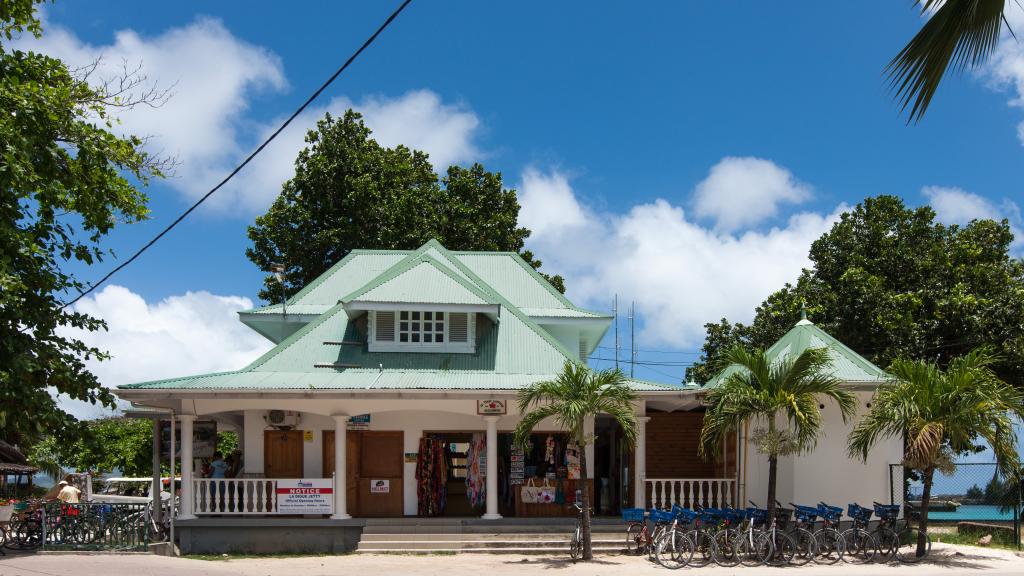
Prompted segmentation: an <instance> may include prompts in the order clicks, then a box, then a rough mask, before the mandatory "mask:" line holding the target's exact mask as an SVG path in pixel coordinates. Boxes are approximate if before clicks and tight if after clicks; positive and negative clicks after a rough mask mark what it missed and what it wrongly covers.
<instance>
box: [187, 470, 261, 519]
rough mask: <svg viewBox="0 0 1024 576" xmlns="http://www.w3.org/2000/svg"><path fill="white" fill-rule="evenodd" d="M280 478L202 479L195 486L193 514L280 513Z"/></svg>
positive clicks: (237, 514)
mask: <svg viewBox="0 0 1024 576" xmlns="http://www.w3.org/2000/svg"><path fill="white" fill-rule="evenodd" d="M278 480H279V479H277V478H202V479H195V480H193V481H192V483H193V489H192V494H193V498H194V501H193V506H192V510H193V513H194V514H196V515H202V514H218V515H224V516H243V515H254V514H260V515H263V514H280V512H278V511H277V483H278Z"/></svg>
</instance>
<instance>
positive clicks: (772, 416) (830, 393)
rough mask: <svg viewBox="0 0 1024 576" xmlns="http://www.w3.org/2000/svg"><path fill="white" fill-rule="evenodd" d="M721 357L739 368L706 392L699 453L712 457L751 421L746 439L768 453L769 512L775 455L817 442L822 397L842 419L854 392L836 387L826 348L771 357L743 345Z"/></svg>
mask: <svg viewBox="0 0 1024 576" xmlns="http://www.w3.org/2000/svg"><path fill="white" fill-rule="evenodd" d="M725 358H726V360H727V361H728V362H729V364H730V365H735V366H736V367H737V368H738V369H737V370H734V371H733V372H732V373H731V374H729V375H728V376H727V377H726V378H725V379H724V380H723V381H722V383H721V384H720V385H718V386H716V387H714V388H712V389H710V391H709V392H708V394H707V403H708V409H707V412H706V413H705V414H704V425H703V428H702V429H701V433H700V444H699V446H698V453H699V454H700V456H701V457H703V458H712V457H713V456H714V455H715V454H716V453H717V452H718V450H720V449H721V447H722V443H723V442H724V441H725V439H726V437H727V436H729V435H730V434H734V433H735V432H736V431H737V430H739V428H740V427H741V426H743V424H744V423H745V422H751V423H753V424H755V425H756V426H757V427H756V428H755V429H754V432H753V433H752V434H751V437H750V441H751V442H752V443H753V444H755V445H756V447H757V451H758V452H759V453H761V454H764V455H766V456H768V503H767V504H768V506H767V507H768V514H769V517H773V516H774V515H775V487H776V476H777V472H778V463H779V456H785V455H788V454H800V453H802V452H806V451H809V450H812V449H813V448H814V446H815V445H816V444H817V441H818V435H819V434H820V433H821V426H822V419H821V412H820V411H819V409H818V403H819V401H820V399H822V398H830V399H832V400H833V401H834V402H835V403H836V405H838V406H839V410H840V412H842V415H843V420H844V421H846V420H847V419H849V418H850V417H852V416H853V415H854V413H855V410H856V397H855V396H854V395H853V393H852V392H850V391H849V390H845V389H843V388H840V386H839V380H838V379H837V378H836V377H835V376H833V375H831V373H830V370H829V363H830V360H829V355H828V351H827V350H826V349H824V348H811V349H808V350H804V351H803V352H802V353H801V354H800V355H799V356H797V357H795V358H790V357H786V358H782V359H780V360H776V361H775V362H772V361H771V360H770V359H769V358H767V357H766V356H765V353H764V350H762V349H755V350H753V351H747V350H746V349H745V348H743V347H742V346H734V347H732V348H730V349H729V351H728V352H727V353H726V355H725ZM780 426H781V427H780Z"/></svg>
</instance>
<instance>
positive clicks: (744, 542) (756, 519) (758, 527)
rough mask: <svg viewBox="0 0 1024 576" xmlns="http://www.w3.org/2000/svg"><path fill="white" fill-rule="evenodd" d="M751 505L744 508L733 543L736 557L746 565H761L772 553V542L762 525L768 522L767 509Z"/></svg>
mask: <svg viewBox="0 0 1024 576" xmlns="http://www.w3.org/2000/svg"><path fill="white" fill-rule="evenodd" d="M750 503H751V504H752V505H753V507H752V508H747V509H746V514H745V517H746V520H745V522H744V523H743V524H742V526H741V527H740V529H739V531H738V533H739V537H738V541H737V544H736V545H735V551H736V552H735V554H736V558H737V560H738V561H739V563H740V564H742V565H744V566H747V567H755V566H761V565H763V564H765V563H766V562H768V559H769V558H770V557H771V555H772V542H771V539H770V538H769V536H768V533H767V532H766V531H765V530H764V526H766V525H767V524H768V511H767V510H764V509H762V508H758V507H757V505H756V504H754V502H753V501H751V502H750Z"/></svg>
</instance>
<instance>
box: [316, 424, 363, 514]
mask: <svg viewBox="0 0 1024 576" xmlns="http://www.w3.org/2000/svg"><path fill="white" fill-rule="evenodd" d="M361 433H362V432H357V431H348V432H346V433H345V440H346V442H345V444H346V446H345V460H346V462H345V472H346V474H345V495H346V498H345V506H346V508H348V514H350V515H352V516H359V515H360V513H359V447H360V444H361V443H360V442H359V435H360V434H361ZM323 440H324V441H323V457H322V460H321V462H323V464H324V466H323V472H324V478H330V477H331V475H332V474H334V430H324V431H323Z"/></svg>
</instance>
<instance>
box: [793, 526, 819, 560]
mask: <svg viewBox="0 0 1024 576" xmlns="http://www.w3.org/2000/svg"><path fill="white" fill-rule="evenodd" d="M791 536H792V537H793V539H794V540H795V541H796V554H795V555H793V560H792V562H793V564H796V565H797V566H803V565H804V564H807V563H808V562H810V561H811V560H813V559H814V555H815V554H816V553H817V550H818V543H817V542H816V541H815V540H814V534H812V533H811V531H810V530H807V529H804V528H797V530H796V532H794V533H793V534H791Z"/></svg>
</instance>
